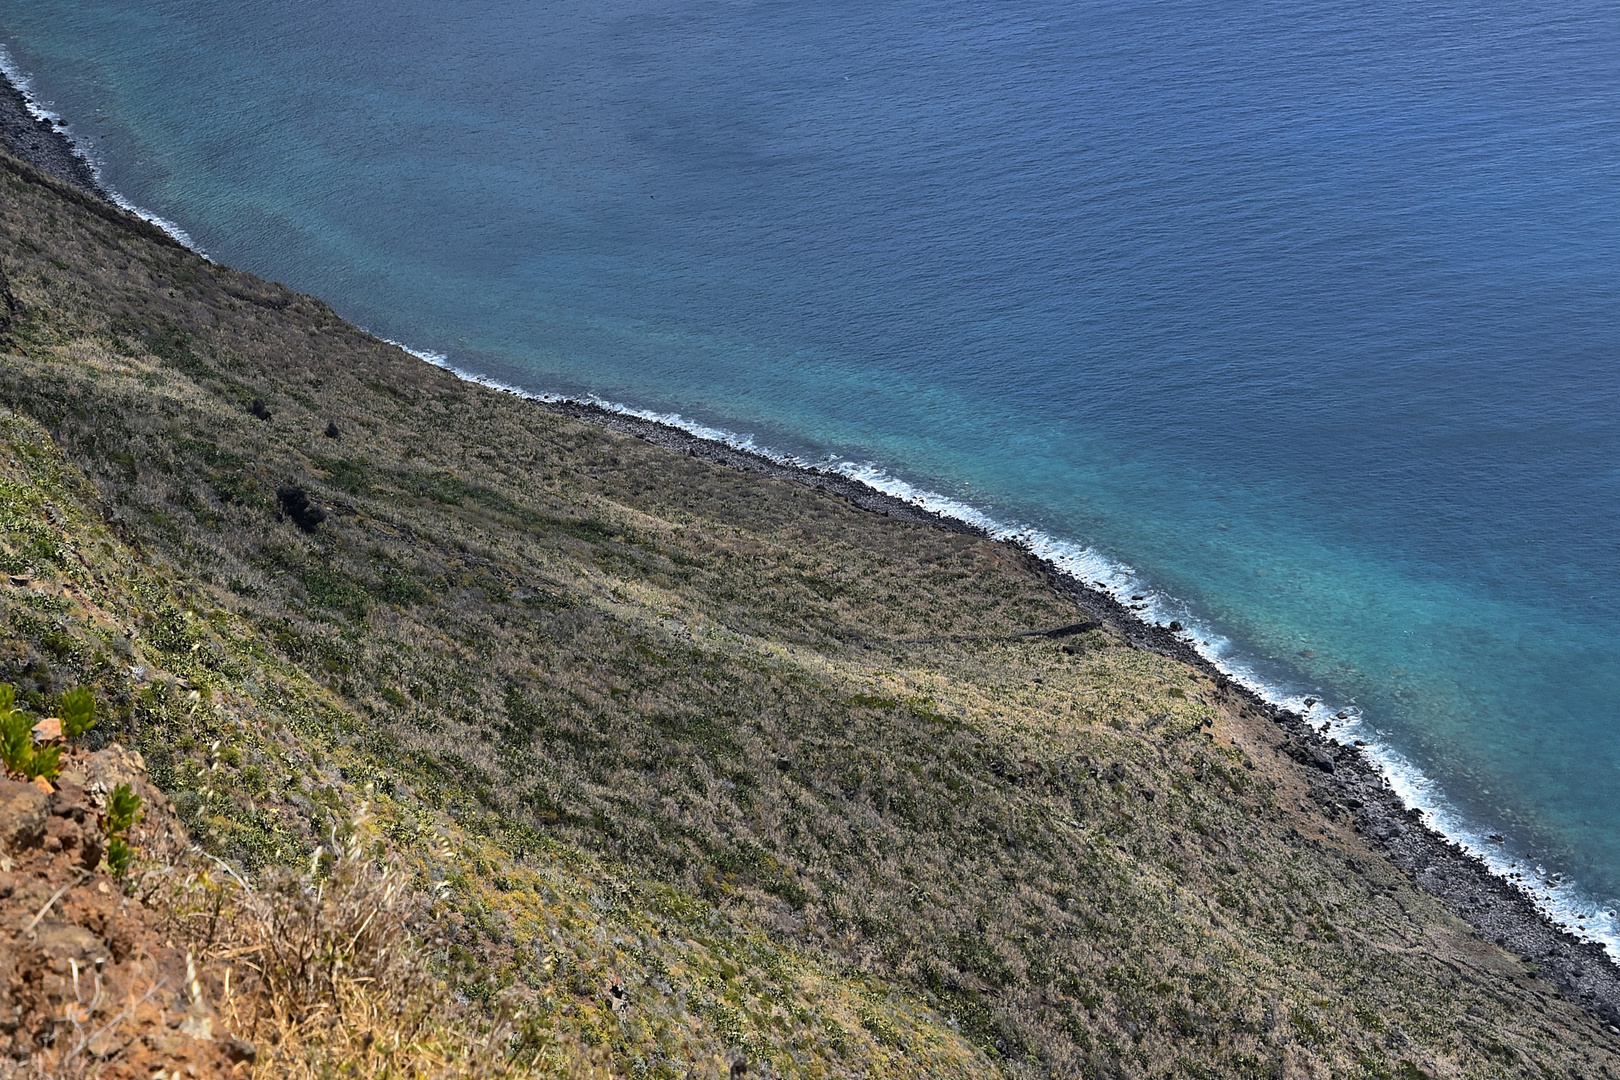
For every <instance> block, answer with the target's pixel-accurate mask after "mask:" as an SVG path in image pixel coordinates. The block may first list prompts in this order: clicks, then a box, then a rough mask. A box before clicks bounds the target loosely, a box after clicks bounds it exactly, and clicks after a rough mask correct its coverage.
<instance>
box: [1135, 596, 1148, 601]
mask: <svg viewBox="0 0 1620 1080" xmlns="http://www.w3.org/2000/svg"><path fill="white" fill-rule="evenodd" d="M1131 599H1132V600H1146V599H1147V597H1145V596H1133V597H1131Z"/></svg>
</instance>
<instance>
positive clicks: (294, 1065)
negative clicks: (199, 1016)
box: [186, 820, 613, 1080]
mask: <svg viewBox="0 0 1620 1080" xmlns="http://www.w3.org/2000/svg"><path fill="white" fill-rule="evenodd" d="M356 825H357V826H359V827H357V828H356V829H355V831H354V834H353V835H352V836H351V837H350V838H349V839H348V840H347V841H340V840H338V839H337V838H336V837H333V838H332V839H331V840H330V842H329V843H328V844H326V845H323V846H321V847H319V848H317V849H316V851H315V854H314V856H313V858H312V859H311V860H310V863H309V867H308V869H307V870H306V871H305V872H303V873H297V874H295V873H289V872H286V871H271V872H267V873H266V874H265V875H263V876H262V877H261V879H260V880H259V881H258V882H256V883H254V884H251V885H250V884H249V883H248V882H245V881H243V880H242V879H240V878H237V877H236V876H235V875H234V874H232V875H231V876H230V877H229V878H227V879H225V880H224V881H221V880H219V879H217V878H215V877H214V876H213V875H211V874H199V875H195V876H194V877H193V878H192V879H191V882H190V884H189V885H188V886H187V890H186V891H187V892H189V893H190V895H191V897H192V899H193V904H192V906H193V908H195V907H196V903H195V901H196V899H206V900H207V902H208V904H209V905H210V907H211V908H212V909H213V910H214V911H215V912H217V913H218V916H219V918H218V920H217V921H215V920H214V919H210V920H208V925H209V928H210V932H211V933H212V934H213V935H214V937H213V940H212V941H211V942H210V941H208V940H206V939H205V940H201V941H197V942H195V943H194V944H195V946H196V947H197V948H199V950H206V951H205V952H203V958H204V962H205V965H206V966H207V968H208V969H209V970H210V974H211V976H212V978H213V979H214V980H215V983H216V985H217V987H218V990H219V995H220V996H219V1012H220V1017H221V1020H222V1021H223V1022H224V1025H225V1027H226V1028H228V1029H230V1030H233V1031H240V1032H242V1033H243V1035H244V1037H245V1038H247V1039H248V1040H249V1041H251V1042H252V1043H253V1045H254V1047H255V1048H256V1051H257V1057H258V1061H257V1063H256V1068H255V1073H256V1075H263V1076H277V1077H288V1078H291V1080H298V1078H304V1077H308V1078H310V1080H316V1078H327V1077H332V1076H344V1077H390V1078H401V1080H404V1078H421V1080H429V1078H436V1077H458V1078H459V1077H474V1078H482V1077H525V1076H541V1075H544V1076H569V1077H574V1076H578V1077H587V1076H610V1075H613V1072H612V1068H611V1064H610V1058H609V1057H608V1056H606V1055H605V1054H597V1055H592V1054H589V1053H587V1052H586V1051H585V1049H584V1048H583V1047H562V1046H559V1047H556V1048H554V1051H553V1052H552V1053H550V1054H547V1055H542V1056H538V1057H537V1056H536V1055H533V1054H525V1055H523V1056H522V1058H521V1059H520V1058H519V1056H518V1055H517V1054H516V1053H515V1048H516V1037H517V1032H518V1027H517V1024H518V1021H519V1020H520V1017H518V1016H516V1015H514V1014H513V1013H512V1012H511V1011H510V1010H501V1009H497V1010H494V1011H493V1012H491V1011H486V1010H482V1009H476V1008H473V1007H470V1006H467V1005H464V1004H462V1003H460V1002H457V1001H456V1000H455V999H454V997H453V996H452V994H451V993H450V991H449V988H448V987H446V986H445V985H444V983H443V982H442V981H441V980H440V979H439V978H437V977H436V976H435V975H434V973H433V971H432V968H431V965H430V962H429V958H428V955H427V953H426V950H425V949H424V947H423V945H422V942H421V938H420V936H419V934H420V933H421V932H422V931H424V930H426V931H428V932H431V923H430V915H429V913H428V912H427V911H426V910H425V907H424V902H423V897H422V894H421V893H420V892H418V891H416V890H414V889H413V888H412V884H411V880H410V876H409V874H407V873H406V872H405V871H404V870H403V869H401V868H400V867H399V866H398V865H396V864H394V863H392V862H386V861H382V862H380V861H378V860H376V859H373V858H371V857H369V856H368V855H367V854H366V852H365V850H364V847H365V845H364V844H363V843H362V840H361V837H362V835H363V825H364V822H363V820H360V821H357V822H356ZM190 921H191V922H192V923H193V925H201V920H197V919H195V918H193V919H191V920H190Z"/></svg>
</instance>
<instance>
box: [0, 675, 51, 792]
mask: <svg viewBox="0 0 1620 1080" xmlns="http://www.w3.org/2000/svg"><path fill="white" fill-rule="evenodd" d="M0 763H4V765H5V767H6V771H7V772H9V773H11V774H12V775H13V776H20V777H22V778H23V779H24V780H32V779H34V778H35V777H38V776H43V777H44V778H45V779H47V780H54V779H56V776H57V774H58V773H60V772H61V771H62V748H61V747H59V746H47V747H43V748H39V747H35V746H34V718H33V717H32V716H30V715H28V714H27V713H25V712H23V711H22V710H21V709H19V708H17V689H16V687H14V686H12V685H11V684H10V683H0Z"/></svg>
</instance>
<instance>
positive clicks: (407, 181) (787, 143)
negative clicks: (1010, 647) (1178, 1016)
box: [0, 0, 1620, 957]
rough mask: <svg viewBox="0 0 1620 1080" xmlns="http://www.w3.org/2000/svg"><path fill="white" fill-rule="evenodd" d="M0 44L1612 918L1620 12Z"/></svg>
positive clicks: (531, 359)
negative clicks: (1246, 700) (1099, 615)
mask: <svg viewBox="0 0 1620 1080" xmlns="http://www.w3.org/2000/svg"><path fill="white" fill-rule="evenodd" d="M0 42H3V44H4V45H5V47H6V50H7V53H6V55H5V58H4V59H5V64H6V66H7V69H8V71H9V72H10V73H11V74H13V75H14V76H15V77H17V78H18V79H19V80H21V81H22V82H23V83H24V84H25V85H26V88H27V89H28V91H29V92H30V93H31V94H32V95H33V97H34V98H35V100H36V101H37V102H38V103H39V105H40V107H41V108H43V109H46V110H49V111H51V112H52V113H54V114H56V115H59V116H61V117H62V118H64V119H65V120H66V121H67V123H68V125H69V127H70V129H71V131H72V133H73V135H74V137H75V138H76V139H77V140H78V141H79V142H80V144H81V146H83V147H84V148H85V150H86V153H87V154H88V155H89V156H90V158H91V159H92V160H93V162H94V163H95V164H96V165H97V166H98V167H99V169H100V170H101V175H102V179H103V181H104V182H105V183H106V184H107V185H109V186H110V187H111V188H112V189H114V190H116V191H117V192H118V193H119V194H120V196H121V197H122V198H124V199H126V200H128V201H129V202H130V203H131V204H133V205H136V206H139V207H141V208H143V209H144V210H145V211H147V212H149V213H150V214H152V215H154V216H155V217H157V218H160V219H162V220H164V221H165V222H167V223H169V224H170V225H171V227H173V228H175V229H176V230H179V231H183V233H184V234H185V235H186V236H187V238H188V239H189V241H190V242H191V243H193V244H194V245H195V246H197V247H199V248H200V249H202V250H204V251H206V252H208V253H209V254H210V256H212V257H214V258H217V259H219V260H221V261H224V262H228V263H231V264H233V265H237V266H242V267H244V268H247V269H251V270H254V271H256V272H258V273H260V274H262V275H264V276H266V277H269V278H273V279H276V280H279V281H282V282H285V283H287V284H289V285H291V286H294V287H296V288H298V289H301V290H305V291H308V292H312V293H315V294H316V295H318V296H321V297H322V298H324V299H326V300H328V301H329V302H330V303H332V305H333V306H334V307H335V308H336V309H337V310H338V311H339V312H340V313H341V314H343V315H345V316H346V317H348V318H349V319H351V320H353V321H355V322H357V323H359V324H360V325H362V326H365V327H366V328H368V329H370V330H371V331H373V332H374V333H376V334H378V335H379V336H384V337H387V338H389V339H392V340H397V341H400V342H404V343H406V344H407V345H408V346H410V347H411V348H413V349H414V350H417V351H419V352H421V353H423V354H426V355H430V356H432V357H433V358H434V359H435V360H436V361H437V362H441V363H444V364H446V365H449V366H452V367H454V368H456V369H457V370H461V371H464V372H468V373H473V374H476V375H478V376H480V377H483V378H486V379H489V380H493V381H496V382H500V383H503V384H507V385H511V386H515V387H520V388H522V389H525V390H527V391H530V392H534V393H541V394H561V395H572V396H581V397H594V398H596V399H599V400H602V401H606V402H612V403H617V404H620V405H623V406H624V407H627V408H631V409H635V410H639V411H643V412H646V413H649V414H654V415H659V416H663V417H666V418H670V419H678V422H680V423H683V424H686V425H688V426H694V427H701V428H703V429H705V430H709V429H712V430H713V431H715V432H718V433H727V437H730V438H733V439H735V440H738V441H740V442H745V443H747V444H749V445H752V446H755V447H757V448H760V449H763V450H767V451H769V452H771V453H774V454H778V455H783V456H788V457H791V458H793V459H795V460H799V461H803V462H807V463H813V464H819V465H820V466H821V467H825V468H833V469H838V470H841V471H844V472H848V473H850V474H852V475H857V476H861V477H864V478H866V479H868V480H869V481H871V482H872V483H874V484H875V485H877V486H880V487H884V488H885V489H886V490H892V491H897V492H900V493H903V494H909V495H910V496H912V497H915V498H917V499H919V500H921V501H924V502H927V503H929V504H930V505H933V506H936V507H939V508H942V509H945V510H947V511H949V512H953V513H958V514H961V515H962V516H965V517H969V518H971V519H973V520H975V521H980V522H982V523H985V524H987V525H988V526H989V527H990V528H992V530H994V531H997V532H999V533H1002V534H1004V535H1008V536H1013V537H1020V538H1022V539H1023V541H1024V542H1026V543H1028V544H1029V545H1030V546H1031V547H1032V548H1034V549H1035V550H1037V551H1039V552H1041V553H1043V554H1045V555H1047V556H1048V557H1051V558H1054V559H1055V560H1056V561H1058V562H1059V563H1060V564H1062V565H1065V566H1068V567H1070V568H1071V569H1073V570H1074V571H1075V572H1076V573H1077V574H1078V575H1079V576H1081V577H1083V578H1085V579H1086V580H1088V581H1092V582H1101V583H1103V584H1104V585H1105V587H1107V588H1109V589H1110V590H1112V591H1113V592H1115V594H1116V595H1118V596H1120V597H1121V598H1123V599H1125V600H1126V601H1127V602H1132V603H1139V604H1140V605H1141V606H1142V613H1143V614H1144V616H1146V617H1148V618H1151V619H1157V620H1159V621H1166V622H1167V621H1169V620H1170V619H1177V620H1180V621H1181V622H1183V623H1184V624H1186V625H1187V626H1188V627H1189V628H1190V629H1191V632H1192V633H1193V635H1194V637H1195V639H1196V640H1197V641H1199V642H1200V643H1201V644H1200V648H1201V649H1202V650H1203V651H1204V652H1206V654H1207V655H1210V656H1211V657H1214V658H1216V659H1217V660H1218V661H1219V662H1220V663H1221V664H1222V665H1223V666H1224V667H1226V668H1227V669H1228V670H1229V671H1231V672H1233V673H1235V674H1236V675H1237V676H1238V677H1240V678H1241V679H1243V680H1244V681H1247V682H1249V683H1251V684H1252V685H1255V686H1257V687H1262V688H1264V689H1265V691H1266V692H1267V693H1268V694H1269V695H1270V696H1271V697H1273V698H1274V699H1275V700H1278V701H1280V702H1287V703H1291V704H1293V705H1295V706H1298V707H1303V702H1304V701H1305V700H1306V699H1308V698H1309V699H1317V700H1318V702H1319V703H1318V704H1316V705H1315V706H1313V707H1312V709H1311V711H1310V715H1311V716H1312V718H1313V719H1315V720H1317V721H1319V722H1320V723H1322V724H1324V725H1326V726H1327V727H1328V729H1329V730H1330V732H1331V733H1332V734H1333V735H1334V736H1335V737H1337V738H1340V739H1343V740H1345V741H1361V742H1364V743H1366V744H1368V749H1369V752H1371V753H1372V754H1374V755H1375V756H1376V757H1378V758H1379V759H1380V760H1382V761H1383V762H1384V763H1385V765H1386V767H1387V768H1388V769H1389V771H1390V775H1391V777H1392V780H1393V782H1394V783H1396V785H1397V786H1398V787H1399V788H1400V789H1401V791H1402V793H1403V794H1404V795H1405V796H1406V797H1407V798H1408V799H1409V800H1410V801H1412V802H1413V803H1414V804H1416V805H1420V806H1422V807H1424V808H1426V809H1427V810H1429V811H1430V812H1431V815H1432V816H1431V820H1432V821H1433V822H1434V823H1435V824H1436V825H1437V826H1438V827H1440V828H1441V829H1442V830H1444V831H1446V832H1448V833H1449V834H1450V835H1453V836H1455V837H1457V838H1458V839H1459V840H1460V841H1462V842H1463V843H1464V844H1465V845H1466V846H1468V847H1470V849H1471V850H1474V851H1476V852H1477V853H1479V854H1480V855H1481V856H1482V857H1485V858H1486V859H1487V860H1488V861H1490V862H1492V864H1493V865H1494V866H1496V867H1497V868H1498V869H1500V870H1502V871H1503V872H1504V873H1510V874H1517V875H1519V877H1518V880H1519V881H1521V883H1523V884H1524V885H1525V886H1526V887H1527V888H1528V889H1529V890H1530V891H1532V892H1533V893H1534V894H1535V895H1536V896H1537V897H1538V898H1539V899H1540V902H1541V903H1542V905H1543V906H1544V908H1545V909H1546V910H1548V911H1549V912H1551V913H1553V914H1555V915H1556V916H1558V917H1560V918H1562V919H1563V920H1564V921H1565V922H1566V923H1567V924H1569V925H1570V926H1572V927H1575V928H1579V929H1582V930H1583V932H1584V933H1586V934H1587V935H1588V936H1591V937H1593V938H1595V939H1597V940H1601V941H1604V942H1605V943H1607V944H1608V946H1609V948H1610V951H1611V953H1613V954H1615V955H1616V956H1617V957H1620V919H1617V918H1616V917H1615V916H1614V915H1613V914H1612V913H1613V912H1614V911H1615V910H1616V908H1617V905H1620V828H1617V827H1616V826H1617V811H1616V808H1617V807H1620V720H1617V719H1616V707H1617V706H1616V703H1617V702H1620V519H1617V510H1620V427H1617V422H1620V421H1617V417H1620V410H1617V406H1620V394H1617V390H1620V8H1616V7H1614V6H1613V5H1612V4H1604V3H1598V2H1591V0H1553V2H1548V3H1540V4H1528V5H1491V6H1480V5H1473V4H1466V3H1461V2H1454V0H1434V2H1425V3H1415V2H1373V3H1367V4H1357V5H1332V4H1326V3H1320V2H1303V3H1292V4H1286V5H1283V4H1266V3H1262V4H1238V3H1226V2H1216V0H1206V2H1168V3H1153V4H1148V3H1125V2H1075V0H1071V2H1068V3H1063V4H1057V3H1049V2H1031V0H1013V2H1006V3H998V4H987V3H982V2H978V3H975V2H972V0H936V2H934V3H929V4H922V3H916V2H894V0H875V2H874V0H868V2H865V3H861V4H853V3H839V2H831V3H824V4H817V5H803V4H787V3H779V2H774V3H773V2H755V0H727V2H719V0H596V2H594V3H589V4H584V3H577V2H573V0H561V2H556V3H551V4H546V5H530V4H497V3H492V2H489V0H464V2H460V3H456V4H443V3H433V4H428V3H422V2H419V0H391V2H388V3H382V2H379V0H327V2H325V3H321V4H313V3H308V2H291V0H268V2H267V0H258V2H255V3H251V4H249V3H240V2H236V0H218V2H216V3H212V4H208V5H200V4H195V3H187V2H182V0H118V2H117V3H113V2H111V0H80V2H77V3H75V4H73V5H63V4H60V3H53V2H48V0H0ZM1133 596H1139V597H1142V599H1141V600H1140V601H1132V600H1131V599H1130V598H1131V597H1133ZM1340 713H1342V714H1344V715H1343V718H1342V719H1341V718H1339V714H1340Z"/></svg>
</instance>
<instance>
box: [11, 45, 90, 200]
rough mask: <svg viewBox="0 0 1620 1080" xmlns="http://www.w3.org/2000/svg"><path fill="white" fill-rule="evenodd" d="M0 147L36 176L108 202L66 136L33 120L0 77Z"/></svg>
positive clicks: (24, 101) (22, 99) (23, 100)
mask: <svg viewBox="0 0 1620 1080" xmlns="http://www.w3.org/2000/svg"><path fill="white" fill-rule="evenodd" d="M0 144H4V145H5V148H6V149H7V150H9V151H11V152H12V153H13V154H15V155H16V156H17V157H20V158H22V159H23V160H24V161H26V162H28V164H30V165H32V166H33V167H34V168H36V169H38V170H39V171H40V172H43V173H45V174H46V175H48V176H53V177H55V178H56V179H58V180H61V181H62V182H64V183H67V184H71V185H73V186H74V187H76V188H78V189H79V190H80V191H83V192H86V193H87V194H90V195H94V196H96V197H98V198H101V199H107V200H108V201H109V202H110V201H111V199H110V197H109V196H108V194H107V192H106V191H105V190H104V189H103V188H102V186H101V185H100V184H99V183H97V182H96V174H95V170H93V169H91V168H90V163H89V162H88V161H86V160H85V159H84V158H83V157H82V156H81V155H80V154H79V153H78V150H77V148H76V147H75V146H74V145H73V140H72V139H70V138H68V135H67V132H65V131H63V130H62V129H60V128H58V127H56V126H55V125H54V124H52V123H51V122H50V121H49V120H46V119H44V118H39V119H35V118H34V116H33V115H32V114H31V113H30V112H29V111H28V102H27V99H26V98H25V97H24V96H23V93H22V91H21V90H19V89H17V87H16V86H14V85H13V84H12V82H11V80H10V79H7V78H5V77H4V76H0Z"/></svg>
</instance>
